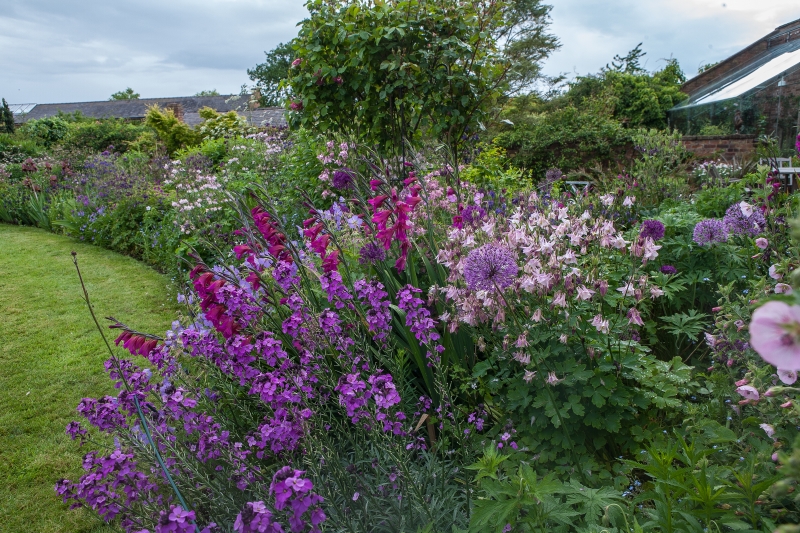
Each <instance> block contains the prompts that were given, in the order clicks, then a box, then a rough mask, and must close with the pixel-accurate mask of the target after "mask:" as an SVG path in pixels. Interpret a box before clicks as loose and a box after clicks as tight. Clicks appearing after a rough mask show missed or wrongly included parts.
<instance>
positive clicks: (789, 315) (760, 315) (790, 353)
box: [750, 302, 800, 370]
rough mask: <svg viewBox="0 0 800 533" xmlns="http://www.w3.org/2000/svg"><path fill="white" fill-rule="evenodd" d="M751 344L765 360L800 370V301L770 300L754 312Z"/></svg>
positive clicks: (779, 366) (782, 366)
mask: <svg viewBox="0 0 800 533" xmlns="http://www.w3.org/2000/svg"><path fill="white" fill-rule="evenodd" d="M750 345H751V346H752V347H753V349H754V350H755V351H756V352H758V355H760V356H761V358H762V359H764V361H766V362H768V363H770V364H772V365H775V366H776V367H778V368H780V369H783V370H800V305H792V306H790V305H788V304H786V303H784V302H767V303H766V304H764V305H762V306H761V307H759V308H758V309H756V310H755V312H754V313H753V319H752V320H751V322H750Z"/></svg>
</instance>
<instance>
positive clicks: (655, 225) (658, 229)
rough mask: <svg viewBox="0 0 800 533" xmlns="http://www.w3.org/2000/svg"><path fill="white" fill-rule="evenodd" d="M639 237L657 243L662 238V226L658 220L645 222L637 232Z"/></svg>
mask: <svg viewBox="0 0 800 533" xmlns="http://www.w3.org/2000/svg"><path fill="white" fill-rule="evenodd" d="M639 236H641V237H642V238H643V239H646V238H648V237H650V238H651V239H653V240H654V241H657V240H659V239H661V238H663V237H664V224H662V223H661V222H660V221H658V220H645V221H644V222H642V229H641V230H640V231H639Z"/></svg>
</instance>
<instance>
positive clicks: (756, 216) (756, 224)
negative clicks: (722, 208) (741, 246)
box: [722, 202, 767, 237]
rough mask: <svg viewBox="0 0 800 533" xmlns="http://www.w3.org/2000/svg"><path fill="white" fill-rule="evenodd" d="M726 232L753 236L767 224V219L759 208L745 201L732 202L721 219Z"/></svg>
mask: <svg viewBox="0 0 800 533" xmlns="http://www.w3.org/2000/svg"><path fill="white" fill-rule="evenodd" d="M722 222H723V223H724V224H725V229H726V230H727V231H728V233H733V234H734V235H749V236H750V237H755V236H756V235H758V234H759V233H761V232H762V231H764V228H765V227H766V226H767V221H766V220H765V219H764V215H763V214H762V213H761V211H760V210H759V209H754V208H753V206H752V205H750V204H748V203H747V202H740V203H738V204H733V205H732V206H730V207H729V208H728V210H727V211H726V212H725V217H724V218H723V219H722Z"/></svg>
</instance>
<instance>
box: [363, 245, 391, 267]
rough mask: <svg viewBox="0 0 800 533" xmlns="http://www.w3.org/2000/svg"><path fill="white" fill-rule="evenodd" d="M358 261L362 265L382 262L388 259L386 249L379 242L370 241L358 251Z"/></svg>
mask: <svg viewBox="0 0 800 533" xmlns="http://www.w3.org/2000/svg"><path fill="white" fill-rule="evenodd" d="M358 254H359V257H358V262H359V263H361V264H362V265H370V264H375V263H380V262H381V261H383V260H384V259H386V250H384V249H383V246H381V245H380V244H379V243H377V242H368V243H367V244H365V245H364V246H362V247H361V250H359V251H358Z"/></svg>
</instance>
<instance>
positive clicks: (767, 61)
mask: <svg viewBox="0 0 800 533" xmlns="http://www.w3.org/2000/svg"><path fill="white" fill-rule="evenodd" d="M797 69H800V19H797V20H795V21H793V22H789V23H787V24H784V25H782V26H779V27H777V28H775V30H774V31H772V32H771V33H769V34H768V35H766V36H764V37H762V38H761V39H759V40H758V41H756V42H755V43H753V44H751V45H749V46H748V47H746V48H744V49H743V50H741V51H739V52H737V53H736V54H734V55H732V56H731V57H729V58H727V59H725V60H724V61H720V62H719V63H718V64H717V65H715V66H713V67H711V68H709V69H708V70H706V71H704V72H702V73H700V74H698V75H697V76H695V77H694V78H692V79H690V80H688V81H687V82H686V83H685V84H684V85H683V87H682V91H683V92H685V93H686V94H688V95H689V99H688V100H687V101H685V102H683V103H681V104H680V105H678V106H677V107H676V109H677V108H685V107H692V106H697V105H705V104H710V103H714V102H721V101H723V100H729V99H731V98H737V97H740V96H744V95H746V94H747V93H751V92H755V91H758V90H761V89H763V88H765V87H767V86H770V85H772V84H773V83H775V82H777V81H778V80H779V79H780V77H781V76H783V75H786V74H788V73H791V72H794V71H795V70H797Z"/></svg>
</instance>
